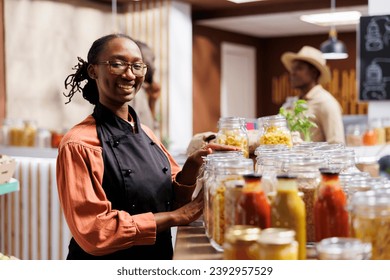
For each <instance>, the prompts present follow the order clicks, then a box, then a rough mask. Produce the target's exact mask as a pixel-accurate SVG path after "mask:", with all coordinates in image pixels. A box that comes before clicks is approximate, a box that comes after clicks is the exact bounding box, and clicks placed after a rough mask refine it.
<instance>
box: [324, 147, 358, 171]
mask: <svg viewBox="0 0 390 280" xmlns="http://www.w3.org/2000/svg"><path fill="white" fill-rule="evenodd" d="M327 159H328V167H329V168H337V169H340V172H339V173H340V174H343V173H352V172H355V173H360V172H361V171H360V170H359V169H358V168H357V167H356V155H355V150H354V149H352V148H341V149H339V150H335V151H331V152H329V153H328V155H327Z"/></svg>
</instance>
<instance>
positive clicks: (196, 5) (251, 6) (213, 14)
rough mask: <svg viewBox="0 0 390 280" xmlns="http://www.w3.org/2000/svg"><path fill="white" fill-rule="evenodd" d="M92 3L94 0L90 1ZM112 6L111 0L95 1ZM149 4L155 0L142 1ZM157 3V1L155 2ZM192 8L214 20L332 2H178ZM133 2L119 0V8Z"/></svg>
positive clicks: (357, 1) (346, 2) (353, 2)
mask: <svg viewBox="0 0 390 280" xmlns="http://www.w3.org/2000/svg"><path fill="white" fill-rule="evenodd" d="M89 1H92V0H89ZM93 1H94V2H101V3H105V4H107V5H109V6H111V3H112V2H111V0H93ZM141 1H142V2H148V1H153V0H141ZM154 1H155V0H154ZM160 1H162V0H160ZM178 1H179V2H184V3H189V4H191V6H192V17H193V19H194V20H198V19H212V18H221V17H234V16H243V15H255V14H270V13H281V12H289V11H303V10H314V9H324V8H328V7H329V8H330V4H331V0H264V1H259V2H250V3H244V4H235V3H233V2H230V1H227V0H178ZM132 2H136V1H133V0H117V5H118V8H120V7H121V6H125V5H127V4H129V3H132ZM358 5H368V0H337V1H336V7H347V6H358Z"/></svg>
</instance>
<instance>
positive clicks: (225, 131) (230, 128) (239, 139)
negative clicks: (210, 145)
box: [216, 117, 249, 158]
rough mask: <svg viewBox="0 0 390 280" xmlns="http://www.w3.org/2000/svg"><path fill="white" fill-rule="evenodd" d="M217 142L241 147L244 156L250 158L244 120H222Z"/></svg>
mask: <svg viewBox="0 0 390 280" xmlns="http://www.w3.org/2000/svg"><path fill="white" fill-rule="evenodd" d="M216 141H217V143H218V144H223V145H231V146H235V147H239V148H241V150H242V151H243V153H244V156H245V157H246V158H248V157H249V139H248V132H247V129H246V123H245V119H244V118H239V117H225V118H220V119H219V121H218V133H217V138H216Z"/></svg>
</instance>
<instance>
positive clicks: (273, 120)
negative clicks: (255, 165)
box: [259, 115, 292, 147]
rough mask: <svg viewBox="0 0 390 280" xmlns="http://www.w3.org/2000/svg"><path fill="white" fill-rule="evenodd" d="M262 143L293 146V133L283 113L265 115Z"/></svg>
mask: <svg viewBox="0 0 390 280" xmlns="http://www.w3.org/2000/svg"><path fill="white" fill-rule="evenodd" d="M262 119H263V133H262V134H261V136H260V143H259V144H260V145H286V146H288V147H292V139H291V133H290V130H289V129H288V126H287V121H286V118H285V117H283V116H281V115H274V116H268V117H264V118H262Z"/></svg>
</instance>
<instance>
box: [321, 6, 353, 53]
mask: <svg viewBox="0 0 390 280" xmlns="http://www.w3.org/2000/svg"><path fill="white" fill-rule="evenodd" d="M335 2H336V0H331V11H332V12H334V11H335V6H336V3H335ZM320 50H321V52H322V56H323V57H324V58H325V59H328V60H329V59H345V58H347V57H348V52H347V48H346V47H345V44H344V43H343V42H342V41H340V40H338V39H337V31H336V27H335V26H334V25H333V26H332V27H331V28H330V31H329V39H328V40H326V41H325V42H323V43H322V44H321V46H320Z"/></svg>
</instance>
